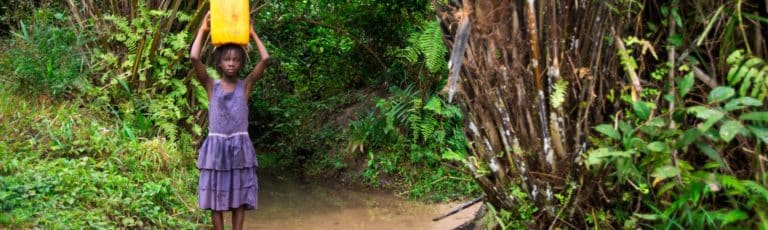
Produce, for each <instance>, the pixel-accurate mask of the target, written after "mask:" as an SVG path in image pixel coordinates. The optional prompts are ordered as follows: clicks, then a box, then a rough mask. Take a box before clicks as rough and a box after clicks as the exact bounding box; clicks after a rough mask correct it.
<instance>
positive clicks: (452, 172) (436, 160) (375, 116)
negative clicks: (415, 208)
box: [346, 86, 478, 200]
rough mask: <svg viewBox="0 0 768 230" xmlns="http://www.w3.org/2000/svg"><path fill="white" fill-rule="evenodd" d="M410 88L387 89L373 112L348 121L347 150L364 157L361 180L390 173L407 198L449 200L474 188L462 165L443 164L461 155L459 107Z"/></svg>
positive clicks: (464, 148) (373, 181) (463, 153)
mask: <svg viewBox="0 0 768 230" xmlns="http://www.w3.org/2000/svg"><path fill="white" fill-rule="evenodd" d="M413 88H414V87H413V86H411V87H409V88H407V89H406V90H401V89H399V88H397V87H393V88H392V89H391V90H390V91H391V92H392V93H393V95H392V96H391V97H390V98H388V99H379V100H378V101H377V103H376V108H377V111H376V112H375V113H370V114H366V115H365V116H363V117H362V118H361V119H359V120H357V121H354V122H352V123H350V128H349V131H348V133H347V134H346V137H347V139H348V141H349V142H348V148H347V149H348V151H351V152H352V154H356V155H357V154H364V155H363V156H364V157H365V156H366V155H367V161H368V163H367V165H366V169H365V170H364V172H363V175H362V177H363V179H364V180H365V181H367V182H368V183H369V184H372V185H379V184H381V183H382V181H381V179H380V178H381V177H392V176H393V175H396V177H400V178H403V179H402V181H400V183H402V185H401V186H403V187H404V188H406V189H407V190H408V192H409V196H410V197H413V198H429V199H431V200H446V199H449V200H450V199H457V198H461V197H465V196H468V195H471V194H473V193H476V192H478V191H477V187H475V185H474V184H473V183H472V180H471V178H469V177H467V176H466V174H464V175H462V174H460V170H461V169H462V167H463V166H464V164H463V163H462V164H459V165H452V166H451V167H445V166H443V165H444V164H446V165H451V164H453V163H456V162H460V163H461V162H462V161H463V159H465V157H466V154H467V152H466V151H467V146H466V140H465V139H464V133H463V131H462V130H461V127H462V126H463V125H462V124H463V123H462V113H461V111H460V110H459V108H458V107H456V106H454V105H450V104H447V103H445V102H444V101H443V100H442V99H440V98H439V97H437V96H432V97H429V98H428V99H427V102H426V103H424V100H423V99H421V97H420V96H418V95H419V93H418V92H415V91H414V90H413ZM357 156H359V155H357Z"/></svg>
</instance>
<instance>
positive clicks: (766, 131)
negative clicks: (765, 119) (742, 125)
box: [747, 125, 768, 144]
mask: <svg viewBox="0 0 768 230" xmlns="http://www.w3.org/2000/svg"><path fill="white" fill-rule="evenodd" d="M747 128H749V131H752V134H755V136H756V137H757V138H758V139H760V140H762V141H763V143H765V144H768V128H765V127H757V126H751V125H750V126H747Z"/></svg>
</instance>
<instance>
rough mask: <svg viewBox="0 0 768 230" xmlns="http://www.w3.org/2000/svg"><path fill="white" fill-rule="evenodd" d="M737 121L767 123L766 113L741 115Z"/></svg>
mask: <svg viewBox="0 0 768 230" xmlns="http://www.w3.org/2000/svg"><path fill="white" fill-rule="evenodd" d="M739 120H742V121H744V120H748V121H768V112H749V113H745V114H742V115H741V116H740V117H739Z"/></svg>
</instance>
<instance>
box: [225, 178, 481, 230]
mask: <svg viewBox="0 0 768 230" xmlns="http://www.w3.org/2000/svg"><path fill="white" fill-rule="evenodd" d="M259 185H260V186H259V187H260V188H259V208H258V209H256V210H253V211H248V212H246V219H245V224H244V228H245V229H453V228H454V227H456V226H459V225H461V224H463V223H466V222H467V221H469V220H470V219H472V217H473V215H474V213H475V212H476V211H477V210H478V209H479V208H480V205H479V204H476V205H474V206H472V207H470V208H468V209H466V210H464V211H462V212H460V213H458V214H456V215H453V216H450V217H448V218H445V219H443V220H440V221H437V222H433V221H432V218H434V217H437V216H440V215H441V214H443V213H446V212H448V211H449V210H451V209H452V208H454V207H456V206H458V205H459V204H458V203H442V204H429V203H423V202H418V201H409V200H405V199H403V198H400V197H397V196H395V195H392V194H388V193H385V192H381V191H375V190H368V189H362V188H351V187H345V186H341V185H333V184H329V183H322V182H318V181H314V182H313V181H299V180H296V179H292V178H279V177H275V176H271V175H269V174H265V173H261V174H259ZM228 214H229V213H227V216H226V217H225V218H226V221H227V225H228V226H229V219H230V217H229V215H228Z"/></svg>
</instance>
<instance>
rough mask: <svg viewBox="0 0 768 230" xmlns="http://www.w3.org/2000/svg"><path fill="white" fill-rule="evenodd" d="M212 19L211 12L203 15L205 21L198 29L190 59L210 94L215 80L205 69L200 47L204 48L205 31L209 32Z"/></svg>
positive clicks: (199, 79)
mask: <svg viewBox="0 0 768 230" xmlns="http://www.w3.org/2000/svg"><path fill="white" fill-rule="evenodd" d="M209 21H210V13H206V14H205V17H203V23H202V24H201V25H200V29H199V30H197V36H196V37H195V41H194V42H193V43H192V50H191V51H190V55H189V59H190V60H191V61H192V68H194V69H195V73H196V75H197V80H198V81H200V84H201V85H203V87H205V91H206V92H208V96H210V94H211V91H212V89H213V80H212V79H211V77H210V76H208V72H207V71H206V70H205V65H203V62H202V61H201V60H200V49H201V48H202V47H201V46H202V44H201V43H203V39H204V38H205V33H206V32H208V30H209V28H208V22H209Z"/></svg>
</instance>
